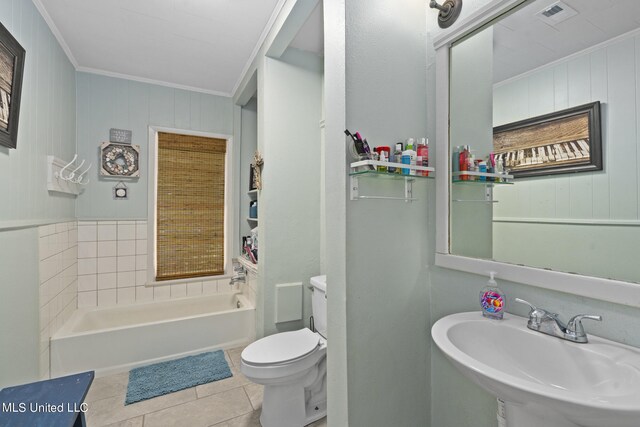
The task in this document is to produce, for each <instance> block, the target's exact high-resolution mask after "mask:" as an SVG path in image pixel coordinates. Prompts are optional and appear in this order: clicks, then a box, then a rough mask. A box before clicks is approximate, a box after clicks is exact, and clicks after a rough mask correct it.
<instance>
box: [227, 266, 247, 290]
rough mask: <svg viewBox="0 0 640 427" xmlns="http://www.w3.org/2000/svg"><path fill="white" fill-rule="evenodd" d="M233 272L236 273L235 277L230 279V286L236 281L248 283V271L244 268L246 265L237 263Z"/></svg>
mask: <svg viewBox="0 0 640 427" xmlns="http://www.w3.org/2000/svg"><path fill="white" fill-rule="evenodd" d="M233 272H234V275H233V277H231V280H229V286H233V285H235V284H236V283H240V282H242V283H246V282H247V271H246V270H245V269H244V267H243V266H242V265H240V264H235V265H234V266H233Z"/></svg>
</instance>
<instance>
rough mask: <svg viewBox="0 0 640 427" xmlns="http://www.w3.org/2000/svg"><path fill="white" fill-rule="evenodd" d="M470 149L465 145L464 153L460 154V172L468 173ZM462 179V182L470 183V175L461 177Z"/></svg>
mask: <svg viewBox="0 0 640 427" xmlns="http://www.w3.org/2000/svg"><path fill="white" fill-rule="evenodd" d="M468 147H469V146H468V145H465V146H464V148H463V149H462V151H461V152H460V163H459V165H460V166H459V168H460V172H466V171H467V165H468V159H467V156H468V155H469V149H468ZM460 178H461V179H462V181H468V180H469V175H460Z"/></svg>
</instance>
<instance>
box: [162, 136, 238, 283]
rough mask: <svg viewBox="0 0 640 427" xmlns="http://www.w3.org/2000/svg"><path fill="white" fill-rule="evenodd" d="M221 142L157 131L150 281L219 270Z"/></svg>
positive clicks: (221, 246) (223, 147)
mask: <svg viewBox="0 0 640 427" xmlns="http://www.w3.org/2000/svg"><path fill="white" fill-rule="evenodd" d="M226 143H227V141H226V140H224V139H217V138H205V137H201V136H192V135H179V134H173V133H164V132H159V133H158V172H157V186H158V187H157V206H156V221H157V223H156V233H157V235H156V280H158V281H161V280H172V279H184V278H189V277H201V276H215V275H219V274H223V273H224V225H225V224H224V211H225V206H224V201H225V194H224V187H225V154H226Z"/></svg>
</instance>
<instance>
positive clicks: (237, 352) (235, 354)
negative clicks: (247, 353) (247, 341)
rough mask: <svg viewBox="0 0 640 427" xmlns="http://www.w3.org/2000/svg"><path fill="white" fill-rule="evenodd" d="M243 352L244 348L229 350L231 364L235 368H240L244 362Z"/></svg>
mask: <svg viewBox="0 0 640 427" xmlns="http://www.w3.org/2000/svg"><path fill="white" fill-rule="evenodd" d="M242 350H244V347H237V348H232V349H230V350H228V353H229V358H230V359H231V363H233V366H235V367H236V368H239V367H240V364H241V361H242V356H241V355H242Z"/></svg>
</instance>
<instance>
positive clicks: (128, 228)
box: [118, 222, 136, 240]
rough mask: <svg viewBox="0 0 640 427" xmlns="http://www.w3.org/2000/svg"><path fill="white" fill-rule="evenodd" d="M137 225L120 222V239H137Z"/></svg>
mask: <svg viewBox="0 0 640 427" xmlns="http://www.w3.org/2000/svg"><path fill="white" fill-rule="evenodd" d="M135 239H136V226H135V223H133V224H129V223H122V222H120V223H118V240H135Z"/></svg>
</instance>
